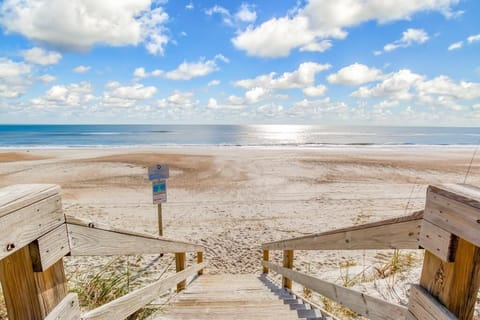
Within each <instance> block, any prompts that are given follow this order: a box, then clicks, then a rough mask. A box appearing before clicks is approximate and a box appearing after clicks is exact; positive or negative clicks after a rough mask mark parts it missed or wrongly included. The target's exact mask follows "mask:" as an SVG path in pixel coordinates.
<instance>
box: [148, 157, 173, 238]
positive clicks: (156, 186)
mask: <svg viewBox="0 0 480 320" xmlns="http://www.w3.org/2000/svg"><path fill="white" fill-rule="evenodd" d="M168 177H169V170H168V165H166V164H157V165H154V166H151V167H148V180H150V181H152V193H153V204H157V205H158V234H159V235H160V236H163V222H162V203H164V202H167V180H166V179H167V178H168Z"/></svg>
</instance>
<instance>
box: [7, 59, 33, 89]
mask: <svg viewBox="0 0 480 320" xmlns="http://www.w3.org/2000/svg"><path fill="white" fill-rule="evenodd" d="M30 73H31V67H30V65H28V64H25V63H23V62H14V61H12V60H9V59H6V58H0V98H17V97H19V96H20V95H22V94H23V93H25V92H26V90H27V86H28V85H29V84H30V83H31V80H30V79H29V77H30Z"/></svg>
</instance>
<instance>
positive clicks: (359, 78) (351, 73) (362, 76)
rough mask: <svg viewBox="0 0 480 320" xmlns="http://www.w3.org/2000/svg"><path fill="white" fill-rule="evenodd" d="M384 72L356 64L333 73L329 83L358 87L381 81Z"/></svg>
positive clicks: (328, 78) (329, 77)
mask: <svg viewBox="0 0 480 320" xmlns="http://www.w3.org/2000/svg"><path fill="white" fill-rule="evenodd" d="M381 76H382V72H381V71H380V70H378V69H376V68H369V67H368V66H366V65H364V64H360V63H354V64H351V65H349V66H347V67H344V68H342V69H340V70H338V71H337V72H336V73H332V74H330V75H329V76H328V77H327V80H328V82H330V83H337V84H341V85H345V86H356V85H359V84H364V83H368V82H372V81H376V80H378V79H380V77H381Z"/></svg>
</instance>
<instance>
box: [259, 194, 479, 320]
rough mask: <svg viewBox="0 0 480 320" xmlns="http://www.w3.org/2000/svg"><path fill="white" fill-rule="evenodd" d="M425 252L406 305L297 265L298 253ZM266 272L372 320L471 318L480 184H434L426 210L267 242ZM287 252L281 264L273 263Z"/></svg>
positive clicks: (476, 282) (476, 286)
mask: <svg viewBox="0 0 480 320" xmlns="http://www.w3.org/2000/svg"><path fill="white" fill-rule="evenodd" d="M419 248H423V249H425V256H424V262H423V269H422V273H421V277H420V284H418V285H412V286H411V288H410V297H409V303H408V307H405V306H401V305H397V304H393V303H389V302H387V301H384V300H381V299H378V298H376V297H372V296H369V295H367V294H364V293H360V292H358V291H355V290H353V289H350V288H346V287H343V286H340V285H337V284H334V283H331V282H327V281H324V280H320V279H317V278H315V277H312V276H310V275H307V274H305V273H301V272H298V271H295V270H293V262H294V261H293V260H294V250H357V249H419ZM262 249H263V261H262V266H263V272H264V273H268V272H269V270H272V271H275V272H277V273H279V274H281V275H282V285H283V287H285V288H288V289H291V288H292V281H295V282H297V283H299V284H301V285H302V286H304V287H306V288H309V289H311V290H312V291H315V292H317V293H319V294H321V295H323V296H325V297H327V298H329V299H331V300H334V301H336V302H338V303H340V304H342V305H344V306H346V307H348V308H350V309H351V310H353V311H355V312H356V313H358V314H360V315H362V316H365V317H367V318H370V319H432V320H434V319H472V318H473V314H474V307H475V302H476V300H477V295H478V289H479V286H480V189H478V188H476V187H472V186H467V185H442V186H430V187H429V188H428V190H427V199H426V205H425V210H424V211H419V212H415V213H414V214H412V215H409V216H405V217H400V218H395V219H389V220H383V221H379V222H374V223H369V224H364V225H360V226H353V227H349V228H344V229H338V230H334V231H328V232H324V233H319V234H314V235H308V236H304V237H299V238H294V239H289V240H281V241H276V242H271V243H265V244H263V245H262ZM270 250H283V266H279V265H276V264H274V263H271V262H269V251H270Z"/></svg>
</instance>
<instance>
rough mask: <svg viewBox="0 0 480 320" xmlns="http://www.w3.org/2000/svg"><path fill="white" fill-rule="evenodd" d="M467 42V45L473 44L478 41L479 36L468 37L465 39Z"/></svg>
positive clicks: (479, 39)
mask: <svg viewBox="0 0 480 320" xmlns="http://www.w3.org/2000/svg"><path fill="white" fill-rule="evenodd" d="M467 41H468V43H474V42H477V41H480V34H476V35H473V36H469V37H468V38H467Z"/></svg>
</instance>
